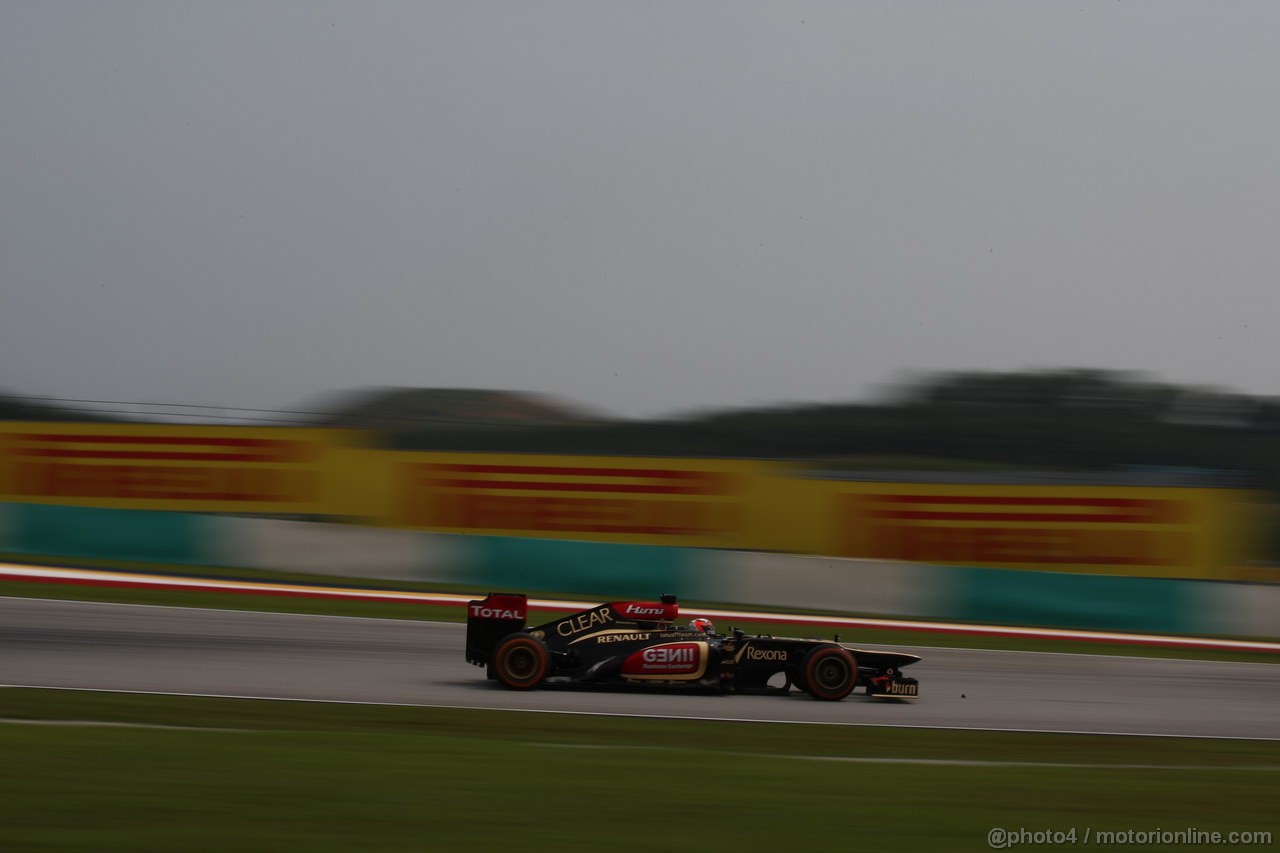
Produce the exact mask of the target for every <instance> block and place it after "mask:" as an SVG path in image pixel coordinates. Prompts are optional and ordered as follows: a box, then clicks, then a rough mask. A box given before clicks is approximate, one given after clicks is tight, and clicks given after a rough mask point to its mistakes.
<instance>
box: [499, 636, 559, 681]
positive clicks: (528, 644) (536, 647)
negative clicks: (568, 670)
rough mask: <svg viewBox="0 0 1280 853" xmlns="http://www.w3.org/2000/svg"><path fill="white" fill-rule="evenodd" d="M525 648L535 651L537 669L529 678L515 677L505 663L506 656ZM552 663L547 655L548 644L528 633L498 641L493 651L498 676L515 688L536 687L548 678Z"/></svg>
mask: <svg viewBox="0 0 1280 853" xmlns="http://www.w3.org/2000/svg"><path fill="white" fill-rule="evenodd" d="M519 648H525V649H529V650H530V651H531V652H533V654H534V656H535V657H537V659H538V668H537V671H536V672H535V673H534V674H533V675H532V676H530V677H529V678H522V679H514V678H512V677H511V676H510V675H509V674H508V673H507V670H506V666H505V665H504V659H505V657H506V656H507V655H508V654H510V653H511V651H512V650H514V649H519ZM549 663H550V657H549V656H548V655H547V648H546V646H544V645H542V643H540V642H538V641H537V640H536V639H534V638H533V637H530V636H528V635H527V634H526V635H521V636H514V637H507V638H506V639H505V640H503V641H501V642H500V643H498V647H497V648H496V649H494V651H493V671H494V674H495V675H497V676H498V680H499V681H500V682H502V683H503V684H504V685H505V686H507V687H510V688H511V689H513V690H529V689H531V688H533V687H536V686H537V685H538V684H540V683H541V682H542V679H544V678H546V675H547V666H548V665H549Z"/></svg>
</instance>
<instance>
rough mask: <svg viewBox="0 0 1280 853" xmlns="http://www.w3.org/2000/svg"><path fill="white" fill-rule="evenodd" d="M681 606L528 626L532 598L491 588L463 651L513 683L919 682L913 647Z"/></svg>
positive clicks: (903, 689)
mask: <svg viewBox="0 0 1280 853" xmlns="http://www.w3.org/2000/svg"><path fill="white" fill-rule="evenodd" d="M678 614H679V605H678V604H677V603H676V597H675V596H674V595H664V596H662V599H661V601H660V603H657V604H650V603H645V602H638V601H624V602H613V603H610V604H601V605H599V606H598V607H592V608H589V609H587V610H583V611H580V612H578V613H574V614H572V615H570V616H565V617H563V618H560V619H556V620H555V621H552V622H548V623H546V624H545V625H539V626H537V627H535V628H526V627H525V621H526V618H527V616H528V598H527V597H526V596H524V595H521V594H516V593H495V592H491V593H489V595H488V597H486V598H484V599H482V600H479V601H472V602H469V606H468V609H467V649H466V655H467V660H468V661H469V662H470V663H473V664H475V665H476V666H483V667H487V668H488V674H489V678H491V679H495V680H497V681H499V682H500V683H502V684H503V685H505V686H507V687H510V688H512V689H513V690H529V689H531V688H534V687H537V686H538V685H539V684H543V683H546V684H556V683H560V684H566V683H569V684H597V685H633V686H642V687H701V688H714V689H719V690H726V691H734V692H739V693H742V692H766V693H767V692H773V693H786V692H788V691H789V690H790V689H791V688H792V687H793V686H795V687H799V688H800V689H801V690H803V691H805V692H806V693H808V694H809V695H810V696H812V697H813V698H815V699H825V700H829V701H838V700H840V699H843V698H844V697H846V696H848V695H849V694H850V693H851V692H853V689H854V688H855V687H859V686H862V687H866V692H867V695H868V696H873V697H892V698H899V699H900V698H913V697H915V696H916V695H918V692H919V688H918V684H917V682H916V680H915V679H914V678H903V677H902V675H901V674H900V673H901V670H902V667H904V666H908V665H910V664H913V663H915V662H916V661H918V660H919V659H920V658H918V657H917V656H915V655H909V654H903V653H900V652H872V651H864V650H860V649H855V648H852V647H850V646H847V645H844V644H842V643H840V642H837V641H835V640H816V639H806V640H799V639H791V638H788V637H771V636H765V635H749V634H745V633H743V632H742V631H738V630H734V631H733V632H732V633H730V634H718V633H716V632H715V630H714V628H713V627H712V625H711V622H710V621H708V620H706V619H695V620H693V622H692V623H690V625H688V626H687V627H677V626H676V625H675V620H676V617H677V615H678Z"/></svg>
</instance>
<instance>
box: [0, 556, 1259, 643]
mask: <svg viewBox="0 0 1280 853" xmlns="http://www.w3.org/2000/svg"><path fill="white" fill-rule="evenodd" d="M6 578H7V579H10V580H35V581H47V582H55V583H73V584H74V583H79V584H88V585H102V586H126V587H135V588H138V587H141V588H146V587H151V588H156V589H188V590H192V591H204V592H237V593H250V594H259V595H293V596H305V597H312V598H337V599H347V600H367V601H398V602H417V603H421V604H443V605H453V606H463V605H465V604H466V603H467V602H468V601H469V600H471V598H472V596H470V595H455V594H449V593H424V592H397V591H388V590H364V589H347V588H341V587H322V586H307V585H302V584H282V583H259V582H253V581H222V580H215V579H211V578H190V577H177V576H166V575H145V574H137V573H128V572H106V571H97V570H91V569H64V568H56V567H48V566H23V565H17V564H14V563H0V579H6ZM529 606H530V607H531V608H533V609H538V610H581V609H584V608H586V607H590V606H593V605H591V604H590V602H583V601H561V600H556V599H530V601H529ZM685 612H686V614H687V615H690V616H695V615H703V616H709V617H711V618H720V619H741V620H744V621H755V622H775V623H784V624H794V625H804V624H816V625H828V626H842V627H849V628H873V629H874V628H891V629H899V630H909V631H924V632H928V633H958V634H970V635H978V636H988V637H1021V638H1031V639H1052V640H1084V641H1092V642H1111V643H1130V644H1135V645H1148V646H1172V647H1177V648H1201V649H1219V650H1225V651H1249V652H1274V653H1280V643H1274V642H1261V641H1254V640H1229V639H1217V638H1208V637H1183V636H1170V635H1162V634H1125V633H1117V632H1109V631H1080V630H1072V629H1066V628H1016V627H1007V626H999V625H975V624H960V623H953V622H920V621H910V620H899V619H862V618H850V617H838V616H808V615H793V614H786V613H769V612H757V611H749V610H719V609H713V610H706V609H701V608H687V609H686V611H685Z"/></svg>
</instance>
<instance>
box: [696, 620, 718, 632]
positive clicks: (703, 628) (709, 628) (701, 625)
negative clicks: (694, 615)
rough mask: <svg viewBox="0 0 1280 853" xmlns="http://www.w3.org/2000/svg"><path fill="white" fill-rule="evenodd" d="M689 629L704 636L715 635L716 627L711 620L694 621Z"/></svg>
mask: <svg viewBox="0 0 1280 853" xmlns="http://www.w3.org/2000/svg"><path fill="white" fill-rule="evenodd" d="M689 627H690V628H692V629H693V630H695V631H698V632H700V633H703V634H714V633H715V632H716V626H715V625H712V624H711V620H710V619H694V620H693V621H692V622H690V623H689Z"/></svg>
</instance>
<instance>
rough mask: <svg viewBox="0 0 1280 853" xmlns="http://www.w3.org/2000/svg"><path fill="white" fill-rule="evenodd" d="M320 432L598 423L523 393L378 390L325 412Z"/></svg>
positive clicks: (577, 410) (571, 409) (344, 399)
mask: <svg viewBox="0 0 1280 853" xmlns="http://www.w3.org/2000/svg"><path fill="white" fill-rule="evenodd" d="M323 408H325V409H326V411H327V414H325V415H323V416H322V417H321V418H320V419H319V421H318V425H320V426H331V427H347V428H352V429H373V430H390V431H398V430H405V429H413V428H414V427H430V426H433V425H438V426H521V427H563V426H582V425H586V424H593V423H598V422H600V421H601V420H602V418H601V417H600V416H598V415H594V414H591V413H589V412H587V411H586V410H585V409H582V408H579V407H576V406H572V405H569V404H567V403H563V402H560V401H557V400H552V399H551V398H548V397H544V396H541V395H538V394H529V393H526V392H523V391H489V390H484V389H478V388H375V389H369V390H364V391H358V392H354V393H353V394H350V395H347V396H345V397H341V398H339V399H338V400H336V401H333V402H330V403H329V404H328V405H326V406H324V407H323Z"/></svg>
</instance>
